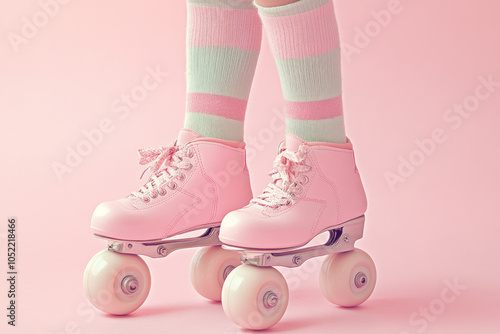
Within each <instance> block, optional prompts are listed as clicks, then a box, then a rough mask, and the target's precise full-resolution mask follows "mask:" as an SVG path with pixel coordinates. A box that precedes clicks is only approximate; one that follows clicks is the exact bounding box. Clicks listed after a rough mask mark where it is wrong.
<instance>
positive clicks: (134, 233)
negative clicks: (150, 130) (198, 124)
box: [91, 131, 252, 241]
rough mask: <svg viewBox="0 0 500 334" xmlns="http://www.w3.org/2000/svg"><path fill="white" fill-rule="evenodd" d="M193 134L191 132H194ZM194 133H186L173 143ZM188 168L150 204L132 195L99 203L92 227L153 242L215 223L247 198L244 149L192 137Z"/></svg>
mask: <svg viewBox="0 0 500 334" xmlns="http://www.w3.org/2000/svg"><path fill="white" fill-rule="evenodd" d="M193 132H194V131H193ZM190 135H191V136H192V138H195V137H196V133H192V132H190V131H185V132H183V133H181V135H180V136H179V139H178V141H179V142H182V141H183V140H185V139H187V138H189V136H190ZM186 149H188V150H190V151H191V152H192V153H193V157H192V158H186V159H189V162H190V163H192V165H193V167H192V168H191V169H190V170H187V171H185V175H186V178H185V179H184V180H183V181H181V180H174V181H175V183H176V184H177V188H176V189H174V190H171V189H168V188H167V194H166V195H164V196H157V197H156V198H153V199H151V200H150V201H149V202H147V203H146V202H143V201H142V200H141V199H139V198H137V197H130V196H129V197H126V198H123V199H120V200H118V201H111V202H104V203H102V204H100V205H99V206H98V207H97V208H96V210H95V212H94V214H93V216H92V223H91V229H92V231H93V232H94V233H95V234H97V235H101V236H104V237H109V238H114V239H122V240H141V241H143V240H158V239H165V238H168V237H170V236H173V235H177V234H180V233H183V232H187V231H191V230H195V229H198V228H203V227H208V226H218V225H219V224H220V221H221V220H222V218H223V217H224V216H225V215H226V214H227V213H228V212H230V211H232V210H236V209H238V208H241V207H243V206H245V205H246V204H248V202H249V201H250V199H251V198H252V192H251V188H250V178H249V175H248V170H247V168H246V161H245V150H244V149H241V148H233V147H230V146H227V145H224V144H221V143H217V142H212V141H205V140H202V139H197V140H194V141H191V142H189V143H187V145H186Z"/></svg>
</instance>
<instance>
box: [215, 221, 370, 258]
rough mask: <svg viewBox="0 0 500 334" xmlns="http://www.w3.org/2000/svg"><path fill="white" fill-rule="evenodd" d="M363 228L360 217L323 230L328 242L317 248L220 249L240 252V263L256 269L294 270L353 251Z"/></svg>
mask: <svg viewBox="0 0 500 334" xmlns="http://www.w3.org/2000/svg"><path fill="white" fill-rule="evenodd" d="M364 226H365V217H364V216H361V217H358V218H355V219H352V220H349V221H347V222H345V223H343V224H340V225H337V226H335V227H331V228H328V229H325V230H323V231H321V232H320V233H323V232H329V234H330V236H329V238H328V241H327V242H326V243H324V244H323V245H318V246H311V247H304V248H292V249H279V250H262V249H243V248H237V247H230V246H225V245H223V246H222V248H224V249H228V250H233V251H238V252H240V253H241V262H243V263H246V264H251V265H254V266H257V267H274V266H281V267H288V268H294V267H299V266H301V265H302V264H303V263H304V262H305V261H307V260H309V259H311V258H314V257H318V256H324V255H329V254H334V253H341V252H347V251H351V250H353V249H354V243H355V242H356V241H357V240H358V239H361V238H362V237H363V228H364Z"/></svg>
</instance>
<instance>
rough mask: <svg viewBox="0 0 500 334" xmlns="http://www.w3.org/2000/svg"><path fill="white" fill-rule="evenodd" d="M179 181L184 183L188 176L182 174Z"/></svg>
mask: <svg viewBox="0 0 500 334" xmlns="http://www.w3.org/2000/svg"><path fill="white" fill-rule="evenodd" d="M177 179H178V180H179V181H184V180H185V179H186V174H184V173H181V174H180V175H179V176H178V177H177Z"/></svg>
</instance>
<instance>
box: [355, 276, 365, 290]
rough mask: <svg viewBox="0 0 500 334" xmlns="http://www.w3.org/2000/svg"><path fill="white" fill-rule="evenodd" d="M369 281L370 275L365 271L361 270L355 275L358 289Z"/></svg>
mask: <svg viewBox="0 0 500 334" xmlns="http://www.w3.org/2000/svg"><path fill="white" fill-rule="evenodd" d="M367 282H368V277H367V276H366V274H365V273H364V272H359V273H357V274H356V276H355V277H354V285H356V287H357V288H358V289H359V288H362V287H364V286H365V285H366V283H367Z"/></svg>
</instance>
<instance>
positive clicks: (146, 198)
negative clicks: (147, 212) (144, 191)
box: [141, 197, 151, 203]
mask: <svg viewBox="0 0 500 334" xmlns="http://www.w3.org/2000/svg"><path fill="white" fill-rule="evenodd" d="M141 201H143V202H144V203H149V201H151V200H150V199H149V197H144V198H141Z"/></svg>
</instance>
